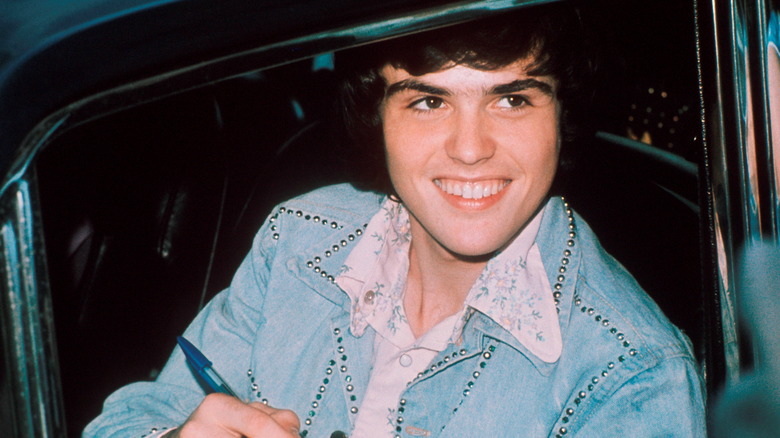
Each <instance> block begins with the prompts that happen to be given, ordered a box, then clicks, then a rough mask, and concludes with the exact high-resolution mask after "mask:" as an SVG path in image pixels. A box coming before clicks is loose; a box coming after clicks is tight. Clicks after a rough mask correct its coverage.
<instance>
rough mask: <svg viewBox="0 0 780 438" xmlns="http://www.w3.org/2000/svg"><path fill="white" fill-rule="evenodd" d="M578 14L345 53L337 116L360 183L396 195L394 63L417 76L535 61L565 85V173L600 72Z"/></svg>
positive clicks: (543, 10) (537, 14) (534, 71)
mask: <svg viewBox="0 0 780 438" xmlns="http://www.w3.org/2000/svg"><path fill="white" fill-rule="evenodd" d="M588 41H589V38H587V37H586V34H585V32H584V26H583V25H582V20H581V19H580V15H579V12H578V11H577V10H576V9H574V8H572V7H571V6H565V5H564V6H559V5H557V4H556V5H548V6H541V7H533V8H526V9H522V10H520V11H517V12H513V13H510V14H502V15H498V16H495V17H492V18H488V19H483V20H477V21H471V22H467V23H465V24H459V25H455V26H451V27H446V28H441V29H437V30H433V31H428V32H424V33H418V34H413V35H410V36H406V37H401V38H396V39H392V40H387V41H384V42H379V43H374V44H371V45H367V46H363V47H360V48H356V49H351V50H349V51H345V52H342V53H338V54H337V57H336V63H337V68H338V70H339V71H340V73H341V75H342V77H343V80H342V85H341V88H340V92H339V99H338V110H339V113H340V115H341V118H342V122H343V124H342V128H343V129H345V130H346V136H347V137H349V138H350V140H351V143H352V144H351V147H352V148H354V149H352V152H351V153H350V154H349V155H350V156H351V157H354V158H357V160H355V161H354V162H353V163H352V165H351V166H350V167H351V170H352V171H354V174H353V175H352V178H353V180H354V184H355V185H356V186H357V187H359V188H362V189H367V190H374V191H379V192H383V193H386V194H394V190H393V187H392V184H391V182H390V177H389V175H388V172H387V163H386V158H385V147H384V136H383V132H382V119H381V115H380V105H381V104H382V101H383V99H384V96H385V88H386V86H387V84H386V83H385V80H384V78H382V76H381V75H380V71H381V69H382V68H383V67H384V66H386V65H388V64H389V65H392V66H393V67H396V68H401V69H404V70H406V71H408V72H409V73H410V74H412V75H413V76H421V75H424V74H427V73H431V72H435V71H438V70H441V69H442V68H448V67H449V66H451V65H466V66H468V67H471V68H475V69H480V70H494V69H498V68H502V67H504V66H507V65H509V64H512V63H513V62H515V61H517V60H519V59H533V60H534V62H533V64H532V65H531V66H530V67H529V71H528V73H529V74H530V75H534V76H546V75H550V76H552V77H554V78H555V79H556V80H557V81H558V84H559V87H558V92H557V96H556V97H557V98H558V100H559V102H560V103H561V108H562V112H561V134H562V141H563V146H562V149H561V160H560V167H561V170H565V168H566V167H567V166H568V165H569V163H570V162H571V161H572V157H571V156H572V153H571V152H573V151H569V149H571V148H570V147H568V146H569V144H570V143H572V141H573V140H574V139H576V138H578V137H579V136H581V135H582V134H583V131H584V129H583V128H585V127H587V126H588V124H587V123H586V120H585V119H586V117H587V115H588V107H589V105H588V101H589V100H590V99H592V90H593V86H592V84H591V83H590V82H591V81H592V78H593V73H594V72H595V70H596V67H595V66H596V62H595V57H594V54H593V53H591V51H590V50H589V48H588V47H589V44H588Z"/></svg>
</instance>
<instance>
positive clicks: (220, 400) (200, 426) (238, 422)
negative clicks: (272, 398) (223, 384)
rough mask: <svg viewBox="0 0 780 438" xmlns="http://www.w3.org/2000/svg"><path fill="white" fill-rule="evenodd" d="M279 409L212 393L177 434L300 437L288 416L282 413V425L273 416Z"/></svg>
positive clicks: (251, 437)
mask: <svg viewBox="0 0 780 438" xmlns="http://www.w3.org/2000/svg"><path fill="white" fill-rule="evenodd" d="M276 411H277V410H276V409H273V408H269V407H266V409H259V408H258V407H256V406H250V405H247V404H245V403H243V402H242V401H240V400H238V399H237V398H235V397H231V396H227V395H224V394H210V395H208V396H207V397H206V398H204V400H203V402H202V403H201V404H200V406H198V408H197V409H196V410H195V412H193V414H192V415H191V416H190V418H189V419H188V420H187V422H185V423H184V424H183V425H182V427H181V429H180V432H179V433H177V434H178V435H180V436H181V437H241V436H245V437H248V438H255V437H257V438H261V437H262V438H271V437H279V438H292V437H297V436H298V434H297V429H293V427H292V426H293V425H291V424H289V421H290V417H289V415H288V414H285V415H282V416H281V418H280V420H281V421H283V424H280V423H279V422H277V419H276V418H274V417H273V416H272V415H273V414H274V413H275V412H276ZM293 415H295V414H293ZM296 420H297V417H296Z"/></svg>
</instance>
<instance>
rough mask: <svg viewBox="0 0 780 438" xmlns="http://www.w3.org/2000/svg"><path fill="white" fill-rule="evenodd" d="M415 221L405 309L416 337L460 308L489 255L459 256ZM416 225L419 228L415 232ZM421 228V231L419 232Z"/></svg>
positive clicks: (410, 250) (405, 294) (405, 293)
mask: <svg viewBox="0 0 780 438" xmlns="http://www.w3.org/2000/svg"><path fill="white" fill-rule="evenodd" d="M415 225H416V224H414V223H413V224H412V229H411V231H412V244H411V247H410V249H409V273H408V274H407V279H406V290H405V292H404V311H405V313H406V317H407V319H408V320H409V325H410V326H411V328H412V333H414V335H415V337H418V338H419V337H420V336H422V335H423V334H425V333H426V332H427V331H428V330H430V329H431V328H432V327H433V326H435V325H436V324H438V323H440V322H441V321H442V320H444V319H445V318H447V317H448V316H450V315H452V314H454V313H455V312H458V311H460V310H461V309H462V308H463V303H464V301H465V300H466V295H468V292H469V290H470V289H471V286H472V285H473V284H474V282H475V281H476V280H477V278H478V277H479V275H480V274H481V273H482V270H483V269H484V267H485V265H486V264H487V261H488V259H489V257H480V258H473V259H472V258H462V257H458V256H456V255H454V254H452V253H450V252H449V251H447V250H446V249H444V248H443V247H441V245H439V244H438V243H437V242H435V241H434V240H433V239H432V238H431V237H430V236H429V235H428V234H427V233H425V232H424V231H422V230H419V228H420V226H419V225H417V226H415ZM415 229H418V232H417V233H415ZM419 231H422V232H419Z"/></svg>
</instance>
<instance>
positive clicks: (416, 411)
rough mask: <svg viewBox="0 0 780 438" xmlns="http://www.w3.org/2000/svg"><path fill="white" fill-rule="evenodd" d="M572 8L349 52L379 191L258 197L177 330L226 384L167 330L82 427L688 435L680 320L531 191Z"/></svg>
mask: <svg viewBox="0 0 780 438" xmlns="http://www.w3.org/2000/svg"><path fill="white" fill-rule="evenodd" d="M575 24H576V23H575ZM573 28H576V26H574V25H573V23H571V22H567V21H566V20H565V19H564V17H562V15H561V11H558V10H552V11H550V10H547V9H541V10H539V9H534V10H529V11H524V12H523V13H522V14H520V15H519V16H509V17H500V18H498V19H494V20H491V21H487V22H479V23H473V24H469V25H465V26H461V27H458V28H453V29H448V30H444V31H439V32H435V33H432V34H425V35H419V36H416V37H412V38H407V39H403V40H398V41H395V42H390V43H386V44H385V45H384V46H382V47H381V48H375V47H372V48H371V49H370V50H369V51H367V52H364V53H363V54H361V55H360V56H358V57H357V58H356V59H358V62H359V63H360V64H361V65H359V66H355V67H354V70H355V72H356V75H355V77H353V78H352V79H351V80H349V81H348V82H347V83H346V86H345V92H344V98H343V102H344V106H345V109H346V114H347V126H348V127H349V129H350V132H351V133H352V134H353V136H354V137H355V138H356V139H357V140H358V144H359V146H361V147H363V148H365V151H364V152H363V153H362V154H361V156H363V157H371V158H369V159H367V161H364V163H367V165H366V166H365V169H367V173H368V174H369V176H372V177H374V178H370V181H369V185H370V186H372V187H373V188H374V189H379V190H384V191H385V193H386V195H379V194H377V193H375V192H370V191H358V190H356V189H355V188H353V187H352V186H349V185H342V186H335V187H327V188H323V189H320V190H318V191H315V192H313V193H310V194H307V195H304V196H302V197H300V198H297V199H293V200H290V201H288V202H286V203H284V204H282V205H280V206H279V207H278V208H277V209H276V210H275V211H274V212H273V213H272V214H271V216H270V217H269V219H268V221H267V222H266V224H265V225H264V226H263V227H262V229H261V230H260V232H259V234H258V235H257V238H256V240H255V242H254V246H253V249H252V251H251V253H250V254H249V256H248V257H247V259H246V260H245V261H244V263H243V264H242V266H241V267H240V268H239V270H238V272H237V273H236V276H235V278H234V281H233V283H232V285H231V286H230V288H229V289H228V290H226V291H224V292H223V293H221V294H220V295H218V296H217V297H216V298H215V299H214V300H213V301H212V302H211V303H210V304H209V305H208V307H207V308H206V309H205V310H204V311H203V312H202V313H201V314H200V315H199V316H198V317H197V318H196V319H195V321H194V322H193V323H192V325H191V326H190V328H189V329H188V330H187V332H186V333H185V336H186V337H187V338H188V339H190V340H191V341H192V342H193V343H194V344H195V345H197V346H198V347H200V348H201V349H202V350H203V352H204V353H205V354H206V356H208V357H209V358H210V359H211V360H213V361H214V363H215V367H217V368H218V369H219V370H220V373H221V374H222V376H223V377H224V378H225V379H226V380H227V382H228V383H229V384H230V385H231V386H232V387H233V388H235V390H236V392H237V393H238V394H237V395H238V398H236V397H230V396H226V395H222V394H213V395H209V396H206V397H205V398H204V395H205V394H204V392H203V390H202V389H201V387H200V386H199V385H198V383H197V382H196V380H195V378H194V377H193V375H192V373H191V372H190V371H189V370H188V369H187V366H186V365H185V362H184V358H183V355H182V354H181V353H180V352H179V351H175V352H174V353H173V355H172V357H171V359H170V361H169V363H168V364H167V366H166V368H165V369H164V370H163V372H162V373H161V375H160V377H159V379H158V380H157V381H156V382H154V383H137V384H134V385H130V386H128V387H126V388H123V389H121V390H120V391H118V392H117V393H115V394H114V395H112V396H111V397H110V398H109V399H108V400H107V402H106V405H105V410H104V412H103V414H102V415H101V416H100V417H98V419H96V420H95V421H94V422H93V423H92V424H91V425H90V426H89V427H88V428H87V430H86V431H85V435H88V436H93V435H98V436H110V435H115V434H116V435H119V434H121V435H123V436H138V435H144V434H151V435H162V434H169V435H166V436H181V437H187V436H210V437H211V436H247V437H273V436H279V437H295V436H316V437H320V436H326V437H327V436H344V435H345V434H349V435H351V436H353V437H366V436H371V437H377V436H513V437H514V436H527V437H539V436H551V437H555V436H570V435H579V436H600V437H601V436H626V435H630V436H686V437H689V436H704V435H705V431H704V414H703V412H704V407H703V395H702V384H701V381H700V378H699V376H698V374H697V372H696V364H695V362H694V360H693V357H692V353H691V350H690V347H689V345H688V341H687V339H686V338H685V337H684V336H683V335H682V334H681V333H680V332H679V331H678V330H677V329H676V328H674V327H673V326H672V325H671V324H670V323H669V321H668V320H667V319H666V318H665V317H664V316H663V314H662V313H661V311H660V310H659V309H658V308H657V306H656V305H655V304H654V303H653V302H652V301H651V300H650V299H649V298H648V297H647V296H646V295H645V294H644V293H643V292H642V291H641V289H640V288H639V286H638V285H637V284H636V283H635V281H634V280H633V279H632V278H631V277H630V275H629V274H627V273H626V272H625V271H624V270H623V269H622V267H621V266H620V265H619V264H618V263H617V262H616V261H615V260H614V259H612V258H611V257H610V256H608V255H607V254H606V253H605V252H604V251H603V249H602V248H601V247H600V246H599V244H598V242H597V240H596V239H595V237H594V236H593V233H592V232H591V230H590V229H589V228H588V226H587V225H586V224H585V223H584V222H583V221H582V220H581V219H580V218H579V217H578V216H577V215H576V214H575V213H574V212H573V211H572V210H571V208H570V207H569V206H568V205H567V204H566V202H564V201H563V200H562V199H560V198H552V199H548V196H549V191H550V187H551V185H552V183H553V178H554V175H555V173H556V169H557V167H558V162H559V152H560V150H561V144H562V140H563V139H564V137H566V136H567V135H568V134H567V133H568V132H570V130H571V129H572V126H573V125H571V124H570V123H571V122H570V119H571V118H572V115H573V114H574V112H575V110H576V109H577V107H576V101H577V91H578V87H579V83H580V82H579V81H578V76H579V73H580V70H581V69H582V68H584V67H583V66H586V65H587V62H582V61H583V60H582V59H581V56H579V55H578V52H577V49H576V47H574V46H573V45H572V44H571V42H572V41H573V40H572V39H571V38H573V37H572V35H570V34H569V32H570V31H571V30H572V29H573ZM371 164H373V167H371V166H370V165H371ZM377 176H378V177H377ZM171 428H175V429H174V430H173V431H170V429H171Z"/></svg>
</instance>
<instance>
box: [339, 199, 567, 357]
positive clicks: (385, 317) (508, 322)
mask: <svg viewBox="0 0 780 438" xmlns="http://www.w3.org/2000/svg"><path fill="white" fill-rule="evenodd" d="M542 214H543V210H542V211H540V212H539V213H537V215H536V216H535V217H534V218H533V219H532V220H531V222H529V224H528V225H527V226H526V227H525V228H524V229H523V230H522V231H521V232H520V234H518V235H517V236H516V237H515V239H514V240H513V241H512V243H511V244H509V245H508V246H507V247H506V248H504V249H503V250H502V251H501V252H499V253H498V254H496V255H495V256H494V257H493V258H492V259H490V261H488V263H487V265H486V266H485V269H484V270H483V271H482V274H480V276H479V278H478V279H477V280H476V282H475V283H474V284H473V285H472V287H471V289H470V291H469V293H468V295H467V297H466V300H465V302H464V307H463V310H462V312H461V316H460V318H459V319H458V320H457V322H456V323H455V326H454V329H453V332H452V336H451V337H450V342H453V343H455V342H458V340H459V339H460V335H461V332H462V330H463V327H464V325H465V324H466V322H467V321H468V319H469V318H470V317H471V315H472V314H473V313H474V312H481V313H483V314H484V315H486V316H487V317H489V318H490V319H492V320H493V321H494V322H495V323H496V324H498V325H500V326H501V327H503V328H504V329H505V330H506V331H508V332H509V333H511V334H512V336H513V337H515V338H516V339H517V340H518V341H519V342H520V343H521V344H522V345H523V346H524V347H525V348H527V349H528V350H529V351H530V352H531V353H532V354H534V355H535V356H537V357H538V358H539V359H541V360H543V361H545V362H548V363H552V362H555V361H557V360H558V358H559V357H560V354H561V349H562V341H561V332H560V325H559V321H558V314H557V311H556V309H555V304H554V302H553V298H552V292H551V287H550V283H549V280H548V279H547V274H546V272H545V269H544V265H543V264H542V258H541V254H540V253H539V248H538V246H537V245H536V244H535V240H536V235H537V233H538V231H539V227H540V224H541V218H542ZM410 244H411V233H410V227H409V215H408V213H407V212H406V209H405V208H404V207H403V205H402V204H400V203H397V202H394V201H391V200H389V199H388V200H386V201H385V202H384V204H383V205H382V208H381V209H380V210H379V212H378V213H376V214H375V215H374V217H373V218H371V220H370V221H369V223H368V227H367V228H366V231H365V233H364V237H363V239H362V240H361V241H360V242H358V243H357V245H356V246H355V247H354V249H353V250H352V252H351V253H350V254H349V256H348V257H347V260H346V261H345V263H344V265H343V266H342V268H341V271H340V273H339V276H338V277H337V278H336V283H337V284H338V285H339V287H341V289H343V290H344V291H345V292H346V293H347V295H348V296H349V298H350V300H351V315H350V317H351V324H350V329H351V331H352V333H353V334H354V335H355V336H362V335H363V333H365V330H366V328H367V327H368V326H369V325H370V326H371V327H373V329H374V330H376V332H377V333H378V334H379V335H381V336H383V337H384V338H385V339H386V340H388V341H390V342H393V343H394V344H396V345H397V346H399V347H404V346H408V345H411V344H413V343H414V342H415V338H414V335H413V334H412V330H411V327H410V326H409V324H408V322H407V320H406V315H405V313H404V309H403V291H404V286H405V283H406V275H407V272H408V269H409V246H410ZM423 338H424V336H423Z"/></svg>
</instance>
